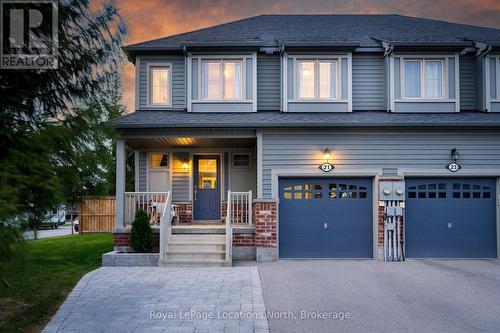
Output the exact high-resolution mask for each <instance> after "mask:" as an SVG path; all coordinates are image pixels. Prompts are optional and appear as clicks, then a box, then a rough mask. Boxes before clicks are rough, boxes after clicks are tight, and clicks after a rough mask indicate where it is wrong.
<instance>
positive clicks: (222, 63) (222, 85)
mask: <svg viewBox="0 0 500 333" xmlns="http://www.w3.org/2000/svg"><path fill="white" fill-rule="evenodd" d="M226 62H233V63H234V62H239V63H240V68H241V84H240V98H226V97H225V96H224V94H225V79H224V66H225V63H226ZM245 62H246V61H245V58H234V59H231V58H219V59H207V58H202V59H201V68H200V69H201V73H200V74H201V75H200V85H201V89H200V91H199V95H200V100H202V101H205V102H242V101H245V97H244V92H245V91H246V64H245ZM205 63H219V64H220V66H221V67H220V68H221V76H220V79H219V80H220V89H221V97H222V98H221V99H209V98H204V96H203V95H204V91H205V86H206V84H207V83H206V82H205V80H204V75H203V67H204V66H203V65H204V64H205Z"/></svg>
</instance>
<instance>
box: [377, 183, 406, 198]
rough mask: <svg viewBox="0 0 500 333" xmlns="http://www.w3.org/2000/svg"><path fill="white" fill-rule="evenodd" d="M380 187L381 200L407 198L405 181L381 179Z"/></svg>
mask: <svg viewBox="0 0 500 333" xmlns="http://www.w3.org/2000/svg"><path fill="white" fill-rule="evenodd" d="M379 189H380V190H379V198H380V199H379V200H381V201H403V200H404V199H405V183H404V182H399V181H381V182H380V183H379Z"/></svg>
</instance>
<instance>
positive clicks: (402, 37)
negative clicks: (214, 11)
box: [125, 14, 500, 52]
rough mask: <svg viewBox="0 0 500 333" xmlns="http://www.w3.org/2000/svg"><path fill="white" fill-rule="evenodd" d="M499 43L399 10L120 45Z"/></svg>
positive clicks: (497, 33) (254, 23)
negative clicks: (381, 13) (399, 13)
mask: <svg viewBox="0 0 500 333" xmlns="http://www.w3.org/2000/svg"><path fill="white" fill-rule="evenodd" d="M382 41H385V42H389V43H393V44H398V43H402V44H404V43H406V42H411V43H420V44H423V43H431V44H432V43H435V44H437V43H444V45H446V44H447V43H450V45H456V46H459V45H464V46H466V45H472V41H478V42H483V43H486V44H490V45H499V44H500V29H493V28H485V27H478V26H472V25H465V24H457V23H450V22H445V21H438V20H432V19H424V18H417V17H410V16H402V15H395V14H391V15H386V14H384V15H350V14H342V15H337V14H334V15H260V16H255V17H250V18H246V19H242V20H239V21H234V22H229V23H225V24H221V25H216V26H213V27H209V28H205V29H201V30H196V31H191V32H187V33H182V34H179V35H173V36H168V37H164V38H160V39H155V40H151V41H147V42H142V43H138V44H133V45H129V46H127V47H125V49H126V50H127V51H129V52H130V51H131V52H137V51H148V50H150V51H154V50H182V49H183V48H184V47H190V46H193V47H194V46H235V45H239V46H255V47H264V46H267V47H277V46H287V45H308V44H310V43H315V44H319V45H321V44H329V45H335V44H338V45H351V46H361V47H379V46H381V42H382Z"/></svg>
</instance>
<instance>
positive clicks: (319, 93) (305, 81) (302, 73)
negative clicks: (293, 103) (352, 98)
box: [297, 59, 338, 100]
mask: <svg viewBox="0 0 500 333" xmlns="http://www.w3.org/2000/svg"><path fill="white" fill-rule="evenodd" d="M337 67H338V61H337V60H321V59H307V60H306V59H304V60H297V97H298V99H305V100H307V99H311V100H321V99H336V98H337V95H338V94H337V87H338V75H337V73H338V70H337Z"/></svg>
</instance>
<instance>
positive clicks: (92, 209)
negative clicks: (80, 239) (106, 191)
mask: <svg viewBox="0 0 500 333" xmlns="http://www.w3.org/2000/svg"><path fill="white" fill-rule="evenodd" d="M115 201H116V199H115V197H83V198H82V200H81V202H80V209H79V212H78V219H79V226H78V232H79V233H87V232H111V231H112V229H113V227H114V225H115Z"/></svg>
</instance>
